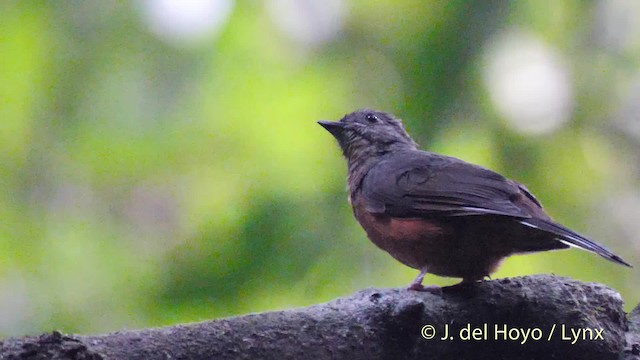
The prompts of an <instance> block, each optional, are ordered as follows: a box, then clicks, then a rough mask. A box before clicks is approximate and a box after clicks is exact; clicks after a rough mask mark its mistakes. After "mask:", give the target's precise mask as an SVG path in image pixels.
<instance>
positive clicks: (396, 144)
mask: <svg viewBox="0 0 640 360" xmlns="http://www.w3.org/2000/svg"><path fill="white" fill-rule="evenodd" d="M318 124H320V125H322V127H324V128H325V129H326V130H327V131H329V132H330V133H331V135H333V137H335V138H336V140H338V144H340V147H341V148H342V153H343V154H344V156H345V157H346V158H347V160H348V161H350V162H351V161H357V160H358V159H359V158H361V157H363V156H380V155H384V154H386V153H389V152H393V151H398V150H408V149H411V150H415V149H416V148H417V147H418V145H417V144H416V143H415V142H414V141H413V139H411V137H410V136H409V134H407V132H406V130H405V129H404V127H403V126H402V122H401V121H400V120H399V119H396V118H395V117H394V116H393V115H391V114H388V113H385V112H381V111H374V110H369V109H362V110H358V111H354V112H352V113H350V114H347V115H345V116H344V117H343V118H342V119H340V121H318Z"/></svg>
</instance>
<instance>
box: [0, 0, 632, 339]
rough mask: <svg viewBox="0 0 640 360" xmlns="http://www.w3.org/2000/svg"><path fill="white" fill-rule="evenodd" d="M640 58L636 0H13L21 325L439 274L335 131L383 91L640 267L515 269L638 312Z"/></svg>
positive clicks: (245, 306) (2, 38)
mask: <svg viewBox="0 0 640 360" xmlns="http://www.w3.org/2000/svg"><path fill="white" fill-rule="evenodd" d="M639 65H640V2H637V1H635V0H595V1H577V0H574V1H554V0H525V1H518V2H507V1H498V0H491V1H482V2H479V1H476V2H469V1H464V0H453V1H446V2H445V1H416V0H414V1H401V2H398V1H393V0H375V1H373V0H370V1H355V0H354V1H349V0H264V1H238V0H236V1H234V0H147V1H143V0H139V1H100V0H91V1H89V0H86V1H37V2H36V1H18V0H4V1H2V2H1V3H0V79H1V81H0V171H1V176H0V218H1V219H2V220H0V254H1V255H0V336H7V335H21V334H27V333H30V334H34V333H38V332H42V331H50V330H52V329H60V330H62V331H65V332H77V333H100V332H108V331H115V330H120V329H126V328H140V327H149V326H160V325H169V324H177V323H182V322H188V321H198V320H205V319H212V318H219V317H224V316H232V315H239V314H245V313H248V312H260V311H267V310H276V309H284V308H291V307H300V306H306V305H310V304H314V303H319V302H324V301H329V300H331V299H334V298H336V297H339V296H347V295H350V294H352V293H353V292H355V291H358V290H360V289H363V288H367V287H404V286H407V285H408V284H409V282H410V281H411V280H412V279H413V278H414V277H415V276H416V274H417V271H415V270H412V269H409V268H407V267H405V266H403V265H401V264H400V263H398V262H396V261H395V260H393V259H392V258H391V257H390V256H388V255H387V254H386V253H384V252H382V251H380V250H378V249H377V248H376V247H375V246H374V245H373V244H372V243H370V242H369V241H368V240H367V239H366V237H365V234H364V232H363V231H362V230H361V228H360V227H359V226H358V225H357V223H356V221H355V220H354V219H353V217H352V214H351V209H350V207H349V205H348V203H347V200H346V198H347V192H346V190H345V186H346V182H345V175H346V165H345V162H344V160H343V159H342V158H341V154H340V151H339V149H338V146H337V144H336V143H335V141H334V140H333V138H332V137H331V136H330V135H329V134H328V133H327V132H326V131H325V130H323V129H322V128H321V127H320V126H318V125H317V124H316V121H317V120H320V119H332V120H337V119H339V118H340V117H342V116H343V115H344V114H345V113H347V112H350V111H352V110H355V109H357V108H361V107H370V108H375V109H380V110H385V111H389V112H392V113H394V114H396V115H397V116H399V117H401V118H402V119H404V121H405V124H406V126H407V127H408V129H409V132H410V133H411V134H412V135H413V137H414V138H415V139H416V141H417V142H418V143H420V144H421V145H422V147H423V148H424V149H428V150H431V151H436V152H440V153H444V154H447V155H452V156H456V157H460V158H462V159H465V160H467V161H471V162H476V163H479V164H481V165H484V166H487V167H489V168H491V169H494V170H497V171H499V172H502V173H504V174H505V175H507V176H509V177H512V178H514V179H516V180H519V181H521V182H523V183H525V184H526V185H527V186H528V187H529V188H530V189H531V190H532V191H533V192H534V193H535V194H536V195H537V196H538V197H539V199H540V200H541V201H542V203H543V204H545V206H546V208H547V210H548V212H549V213H550V214H551V215H552V216H554V217H555V218H556V219H557V220H559V221H560V222H562V223H564V224H566V225H568V226H570V227H572V228H574V229H575V230H577V231H579V232H581V233H583V234H585V235H588V236H590V237H591V238H593V239H595V240H597V241H598V242H600V243H601V244H603V245H605V246H607V247H609V248H610V249H612V250H613V251H614V252H616V253H618V254H619V255H621V256H623V257H624V258H625V259H626V260H627V261H628V262H630V263H632V264H634V265H635V266H636V268H635V269H627V268H623V267H621V266H618V265H615V264H613V263H610V262H607V261H605V260H603V259H601V258H599V257H597V256H595V255H593V254H589V253H586V252H583V251H578V250H570V251H563V252H551V253H545V254H535V255H528V256H515V257H512V258H510V259H509V260H507V261H506V262H505V264H504V265H503V266H502V268H501V270H500V271H499V272H498V273H496V274H495V276H494V278H500V277H507V276H517V275H527V274H535V273H554V274H558V275H562V276H569V277H573V278H576V279H580V280H583V281H593V282H601V283H604V284H607V285H609V286H611V287H613V288H614V289H616V290H618V291H619V292H621V294H622V295H623V296H624V298H625V301H626V305H625V306H626V309H627V310H630V309H631V308H632V307H633V306H634V305H635V304H636V303H637V302H638V301H640V291H639V290H638V287H637V282H638V279H639V274H638V270H637V269H638V268H640V235H639V234H640V119H639V113H640V67H639ZM457 281H458V279H444V278H438V277H435V276H427V278H426V279H425V283H426V284H438V285H450V284H454V283H456V282H457Z"/></svg>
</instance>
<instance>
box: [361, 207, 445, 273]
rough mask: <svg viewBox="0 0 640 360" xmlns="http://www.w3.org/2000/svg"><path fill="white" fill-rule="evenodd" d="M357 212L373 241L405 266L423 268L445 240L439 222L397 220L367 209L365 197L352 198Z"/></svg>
mask: <svg viewBox="0 0 640 360" xmlns="http://www.w3.org/2000/svg"><path fill="white" fill-rule="evenodd" d="M350 200H351V204H352V206H353V213H354V216H355V218H356V219H357V220H358V222H359V223H360V225H361V226H362V228H363V229H364V230H365V232H366V233H367V236H368V237H369V239H370V240H371V241H372V242H373V243H374V244H376V245H377V246H378V247H379V248H381V249H383V250H385V251H387V252H388V253H389V254H391V256H393V257H394V258H396V259H397V260H398V261H400V262H402V263H403V264H405V265H407V266H410V267H413V268H416V269H420V268H422V267H423V266H424V265H425V263H426V262H427V258H428V257H429V254H430V253H433V252H434V251H433V250H434V248H435V247H438V244H439V243H441V242H442V241H443V236H444V233H443V231H444V230H443V228H442V226H440V224H439V223H438V222H437V221H436V220H428V219H411V218H410V219H405V218H394V217H391V216H389V215H386V214H376V213H372V212H369V211H367V210H366V206H365V204H364V201H363V199H362V198H360V197H358V196H354V197H351V199H350Z"/></svg>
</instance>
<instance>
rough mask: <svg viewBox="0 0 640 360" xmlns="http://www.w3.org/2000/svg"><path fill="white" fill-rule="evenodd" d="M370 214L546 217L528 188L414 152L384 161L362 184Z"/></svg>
mask: <svg viewBox="0 0 640 360" xmlns="http://www.w3.org/2000/svg"><path fill="white" fill-rule="evenodd" d="M361 189H362V195H363V196H364V197H365V199H366V204H367V209H368V210H369V211H371V212H375V213H385V214H388V215H391V216H395V217H419V216H428V215H448V216H464V215H487V214H495V215H505V216H514V217H520V218H528V217H530V216H532V211H533V212H540V213H542V214H544V212H543V211H542V208H541V206H540V204H539V202H537V200H535V198H534V197H533V195H531V194H530V193H529V192H528V191H526V189H523V188H522V187H521V186H520V184H518V183H516V182H514V181H512V180H509V179H506V178H505V177H504V176H502V175H500V174H498V173H495V172H493V171H491V170H488V169H485V168H482V167H480V166H476V165H472V164H469V163H466V162H464V161H462V160H458V159H455V158H451V157H447V156H442V155H437V154H432V153H427V152H424V151H412V152H406V153H395V154H393V155H391V156H389V157H388V158H385V159H383V160H382V161H380V162H379V163H378V164H377V165H376V166H374V167H373V168H372V169H371V170H370V171H369V173H368V174H367V175H366V176H365V177H364V179H363V181H362V185H361Z"/></svg>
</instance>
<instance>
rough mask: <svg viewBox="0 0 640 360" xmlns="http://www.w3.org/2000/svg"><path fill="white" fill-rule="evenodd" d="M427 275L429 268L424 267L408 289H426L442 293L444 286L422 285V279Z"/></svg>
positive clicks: (434, 292)
mask: <svg viewBox="0 0 640 360" xmlns="http://www.w3.org/2000/svg"><path fill="white" fill-rule="evenodd" d="M425 275H427V269H426V268H424V269H422V270H420V274H418V276H416V278H415V279H414V280H413V281H412V282H411V284H409V287H407V290H415V291H426V292H430V293H433V294H442V288H441V287H439V286H424V285H422V279H424V276H425Z"/></svg>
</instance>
